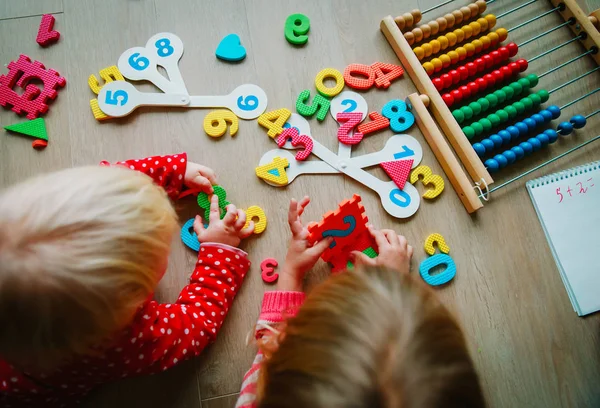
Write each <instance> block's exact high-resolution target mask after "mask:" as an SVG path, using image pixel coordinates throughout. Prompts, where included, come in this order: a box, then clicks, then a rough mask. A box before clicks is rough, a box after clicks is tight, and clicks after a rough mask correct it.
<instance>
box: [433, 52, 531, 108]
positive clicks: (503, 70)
mask: <svg viewBox="0 0 600 408" xmlns="http://www.w3.org/2000/svg"><path fill="white" fill-rule="evenodd" d="M527 66H528V64H527V61H526V60H524V59H519V60H517V61H514V62H510V63H508V64H506V65H504V66H502V67H500V68H499V69H495V70H493V71H492V72H490V73H487V74H485V75H484V76H481V77H479V78H477V79H476V80H474V81H471V82H469V83H468V84H466V85H462V86H460V87H458V88H456V89H454V90H452V91H451V92H447V93H445V94H443V95H442V99H443V100H444V102H446V105H448V107H450V106H452V105H454V104H455V103H458V102H460V101H462V100H463V99H466V98H470V97H471V96H474V95H476V94H477V93H479V92H482V91H483V90H485V89H487V88H490V87H492V86H494V85H495V84H497V83H499V82H502V81H504V80H507V79H509V78H511V77H513V76H516V75H517V74H518V73H519V72H523V71H525V70H526V69H527Z"/></svg>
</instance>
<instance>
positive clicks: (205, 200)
mask: <svg viewBox="0 0 600 408" xmlns="http://www.w3.org/2000/svg"><path fill="white" fill-rule="evenodd" d="M213 191H214V192H213V194H216V196H217V197H219V209H220V217H221V219H223V217H225V213H226V210H225V207H227V206H228V205H229V204H231V203H230V202H229V201H227V192H226V191H225V189H224V188H223V187H221V186H213ZM197 201H198V205H199V206H200V208H202V209H203V210H204V222H208V220H209V216H210V199H209V197H208V194H206V193H205V192H202V191H200V192H198V198H197Z"/></svg>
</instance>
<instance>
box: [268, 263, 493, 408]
mask: <svg viewBox="0 0 600 408" xmlns="http://www.w3.org/2000/svg"><path fill="white" fill-rule="evenodd" d="M279 342H280V344H279V346H278V348H276V349H273V348H271V349H268V348H269V347H268V345H269V344H270V343H268V342H263V343H262V344H263V345H267V349H266V350H265V347H263V351H265V362H264V363H263V367H262V370H261V376H260V377H259V383H258V406H259V407H260V408H271V407H288V408H294V407H311V408H337V407H354V408H362V407H364V408H367V407H369V408H383V407H386V408H387V407H390V408H391V407H403V408H413V407H415V408H416V407H431V408H435V407H483V406H484V405H485V403H484V399H483V395H482V392H481V388H480V385H479V381H478V378H477V373H476V372H475V368H474V367H473V362H472V361H471V358H470V357H469V353H468V351H467V347H466V344H465V339H464V336H463V334H462V331H461V329H460V328H459V326H458V324H457V323H456V321H455V320H454V318H453V317H452V316H451V315H450V313H449V312H448V310H447V309H446V308H445V307H444V306H443V305H442V304H441V303H440V302H439V300H438V299H437V297H436V296H435V295H434V294H433V292H432V291H431V290H429V289H428V288H426V287H425V286H424V285H423V284H422V283H421V282H417V281H415V280H413V278H411V277H410V276H408V275H401V274H399V273H398V272H396V271H391V270H386V269H382V268H369V269H367V270H361V269H358V270H354V271H349V272H347V273H342V274H338V275H336V276H333V277H331V278H330V279H328V280H327V281H326V282H325V283H323V284H321V285H320V286H318V287H317V288H315V290H313V292H312V293H311V294H310V295H309V296H308V298H307V299H306V302H305V303H304V305H303V306H302V307H301V308H300V310H299V311H298V314H297V315H296V316H295V317H292V318H290V319H289V320H288V321H287V323H286V324H285V327H283V328H282V329H281V334H280V335H279Z"/></svg>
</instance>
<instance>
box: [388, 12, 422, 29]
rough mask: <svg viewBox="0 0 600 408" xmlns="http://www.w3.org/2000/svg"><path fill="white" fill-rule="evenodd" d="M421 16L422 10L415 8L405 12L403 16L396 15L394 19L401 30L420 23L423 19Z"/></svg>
mask: <svg viewBox="0 0 600 408" xmlns="http://www.w3.org/2000/svg"><path fill="white" fill-rule="evenodd" d="M421 17H422V16H421V12H420V11H419V10H417V9H415V10H413V11H411V12H410V13H404V14H402V15H401V16H398V17H396V18H395V19H394V21H395V22H396V25H397V26H398V28H399V29H400V31H403V30H408V29H410V28H412V27H413V26H414V25H415V24H418V23H419V21H421Z"/></svg>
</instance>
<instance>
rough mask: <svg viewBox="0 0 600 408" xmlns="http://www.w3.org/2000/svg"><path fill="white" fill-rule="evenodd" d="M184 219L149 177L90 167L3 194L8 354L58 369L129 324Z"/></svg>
mask: <svg viewBox="0 0 600 408" xmlns="http://www.w3.org/2000/svg"><path fill="white" fill-rule="evenodd" d="M176 227H177V218H176V214H175V212H174V210H173V207H172V206H171V203H170V202H169V200H168V198H167V196H166V193H165V192H164V190H163V189H162V188H160V187H158V186H156V185H155V184H153V182H152V180H151V179H150V178H149V177H148V176H146V175H144V174H141V173H139V172H136V171H131V170H129V169H125V168H119V167H99V166H90V167H80V168H73V169H67V170H62V171H58V172H55V173H50V174H46V175H43V176H40V177H36V178H32V179H29V180H26V181H25V182H22V183H20V184H17V185H15V186H13V187H10V188H8V189H7V190H5V191H4V192H2V193H1V194H0V355H2V356H3V358H5V359H8V360H9V361H11V362H14V363H17V364H28V365H31V364H34V365H36V366H39V367H47V366H52V365H54V364H58V363H59V362H60V361H61V360H63V359H66V358H69V357H70V356H72V355H73V354H86V353H89V352H90V350H91V348H92V347H93V346H95V345H98V343H99V342H103V341H105V340H106V339H107V338H110V336H111V335H112V334H115V331H116V330H119V329H122V328H124V327H125V326H126V325H127V323H129V322H130V321H131V319H132V317H133V315H134V313H135V312H136V310H137V308H138V307H139V306H140V305H141V304H142V303H143V302H144V301H145V300H146V299H147V298H148V296H149V295H150V294H151V293H153V292H154V290H155V288H156V285H157V282H158V281H159V280H160V278H161V277H162V273H163V272H164V270H165V269H166V266H167V258H168V254H169V251H170V243H171V239H172V235H173V232H174V231H175V228H176Z"/></svg>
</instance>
